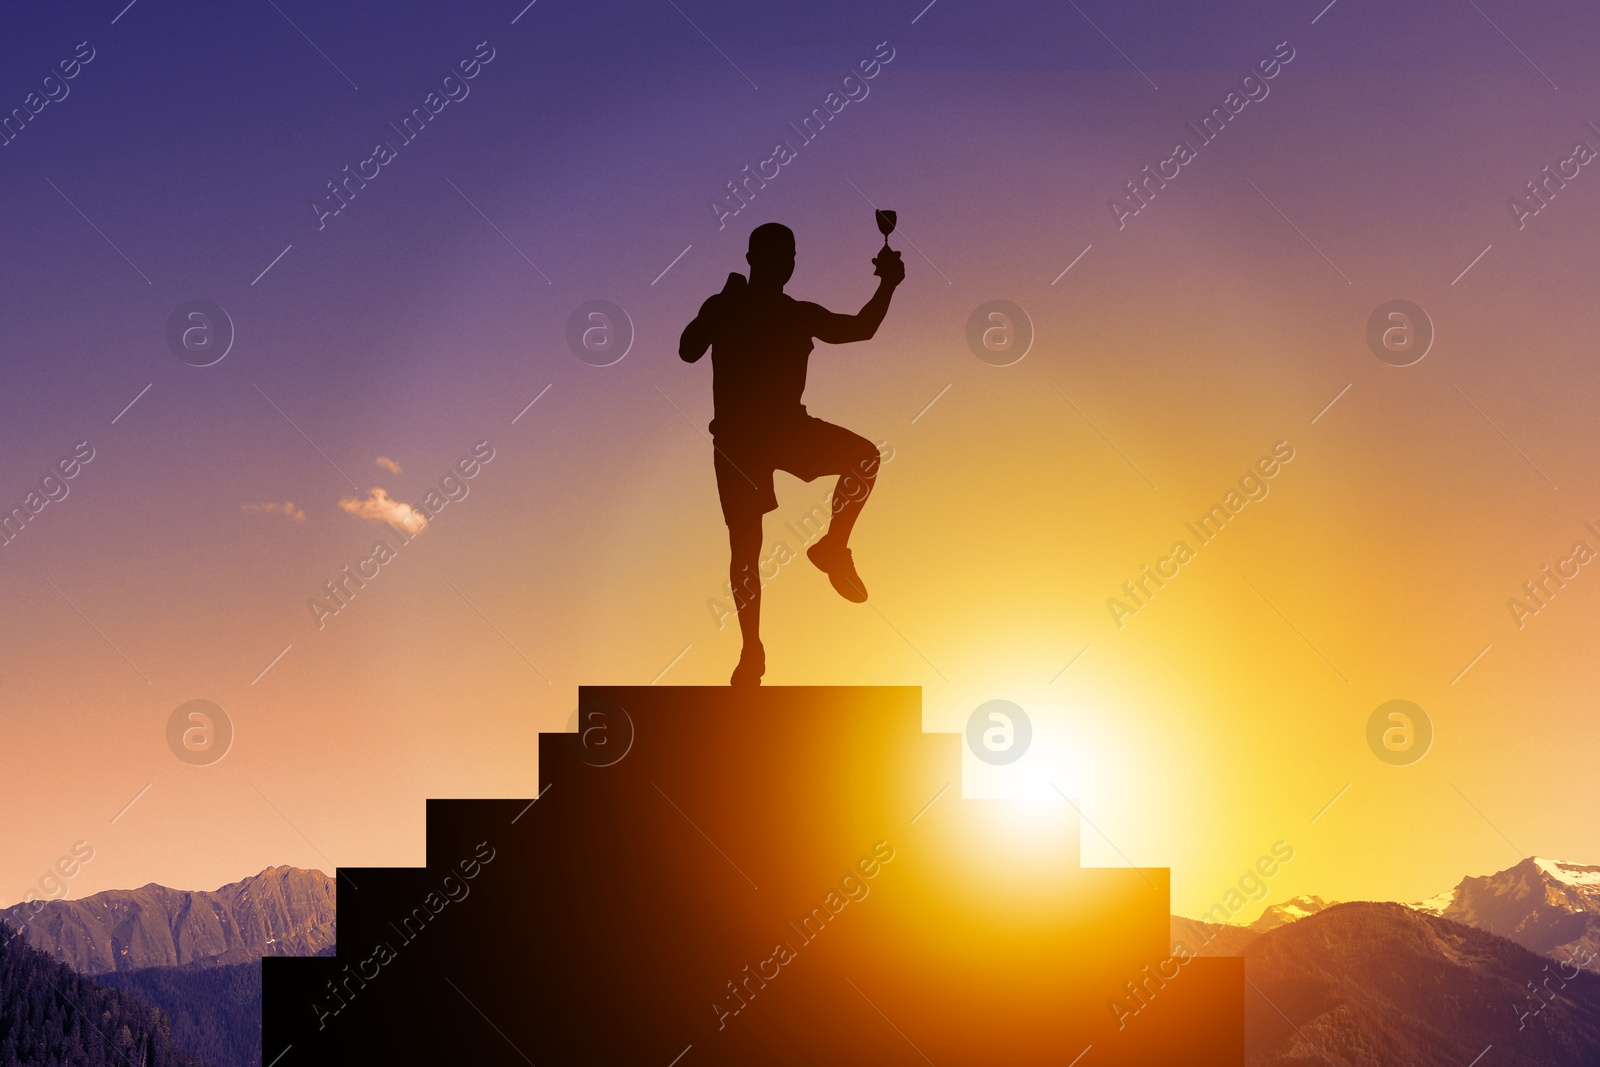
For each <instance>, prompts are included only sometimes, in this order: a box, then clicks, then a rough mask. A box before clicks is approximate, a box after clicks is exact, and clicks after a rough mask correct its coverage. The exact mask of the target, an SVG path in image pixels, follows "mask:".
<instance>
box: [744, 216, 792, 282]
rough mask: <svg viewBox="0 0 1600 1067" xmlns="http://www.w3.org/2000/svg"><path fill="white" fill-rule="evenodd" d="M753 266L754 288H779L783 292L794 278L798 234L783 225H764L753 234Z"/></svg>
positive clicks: (747, 259)
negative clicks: (768, 286) (769, 286)
mask: <svg viewBox="0 0 1600 1067" xmlns="http://www.w3.org/2000/svg"><path fill="white" fill-rule="evenodd" d="M744 258H745V262H746V263H749V264H750V282H751V284H753V285H775V286H777V288H779V289H782V288H783V287H784V285H785V284H786V283H787V282H788V281H789V278H790V276H791V275H793V274H794V231H793V230H791V229H789V227H787V226H785V225H783V223H781V222H764V223H762V224H761V225H760V226H757V227H756V228H755V229H753V230H751V231H750V251H749V252H747V253H745V257H744Z"/></svg>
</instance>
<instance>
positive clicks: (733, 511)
mask: <svg viewBox="0 0 1600 1067" xmlns="http://www.w3.org/2000/svg"><path fill="white" fill-rule="evenodd" d="M711 431H712V443H713V444H714V445H715V446H716V471H717V495H718V496H719V497H721V498H722V517H723V519H724V520H725V521H726V522H727V523H728V524H729V525H730V526H731V525H733V523H734V522H735V521H737V520H739V519H741V518H748V517H749V516H752V515H753V516H756V517H759V516H762V515H765V514H766V513H767V512H769V511H775V510H777V507H778V497H777V494H776V493H775V492H774V491H773V485H772V474H773V472H774V471H787V472H788V473H790V474H792V475H794V476H795V477H796V478H799V479H800V480H801V481H804V482H809V481H811V480H812V479H813V478H820V477H822V476H823V475H825V474H841V475H842V474H857V475H861V474H868V473H874V472H876V470H877V464H878V446H877V445H875V444H873V443H872V442H871V441H869V440H867V439H866V438H865V437H862V436H861V435H860V434H858V433H852V432H851V431H849V430H847V429H845V428H844V427H843V426H835V425H834V424H833V423H831V422H824V421H823V420H822V419H818V418H814V417H812V416H810V415H800V416H798V417H794V418H784V419H781V420H779V421H777V422H775V423H773V424H771V425H767V426H762V427H759V428H753V429H742V430H741V431H740V432H737V433H734V432H727V431H722V432H719V427H718V426H717V424H716V423H715V422H713V423H712V424H711Z"/></svg>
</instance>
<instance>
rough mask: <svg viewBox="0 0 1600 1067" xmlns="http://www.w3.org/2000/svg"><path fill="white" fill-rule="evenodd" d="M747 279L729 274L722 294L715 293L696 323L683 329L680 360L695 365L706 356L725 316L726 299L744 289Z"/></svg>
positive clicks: (680, 341)
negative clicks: (718, 325) (717, 328)
mask: <svg viewBox="0 0 1600 1067" xmlns="http://www.w3.org/2000/svg"><path fill="white" fill-rule="evenodd" d="M744 286H745V277H744V275H743V274H737V273H735V274H729V275H728V281H727V284H726V285H724V286H723V287H722V292H720V293H713V294H712V295H711V296H709V297H707V298H706V302H705V303H704V304H701V305H700V314H698V315H696V316H695V317H694V321H693V322H691V323H689V325H687V326H685V327H684V328H683V336H682V337H680V338H679V339H678V358H679V359H681V360H683V361H684V362H685V363H693V362H694V361H695V360H697V359H699V358H700V357H701V356H703V355H705V354H706V349H708V348H710V347H711V341H712V338H713V335H714V333H715V332H716V327H717V323H718V321H719V320H720V319H721V317H722V315H723V313H724V312H723V305H724V304H725V303H726V299H727V298H728V297H730V296H732V295H733V294H734V293H737V292H738V291H739V290H741V289H743V288H744Z"/></svg>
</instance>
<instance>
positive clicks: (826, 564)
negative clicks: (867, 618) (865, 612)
mask: <svg viewBox="0 0 1600 1067" xmlns="http://www.w3.org/2000/svg"><path fill="white" fill-rule="evenodd" d="M806 558H807V559H809V560H810V561H811V562H812V563H814V564H816V566H817V569H818V570H820V571H821V572H822V573H823V574H826V575H827V576H828V581H830V582H832V583H833V588H834V589H835V590H836V591H837V592H838V594H839V595H840V596H842V597H844V598H845V599H846V600H848V601H850V602H851V603H852V604H865V603H866V602H867V586H866V583H864V582H862V580H861V575H859V574H857V573H856V561H855V559H854V558H853V557H852V556H851V554H850V547H849V546H848V545H837V546H836V545H834V543H833V539H832V538H828V537H824V538H823V539H822V540H820V541H818V542H817V543H816V544H814V545H812V546H811V547H810V548H808V549H806Z"/></svg>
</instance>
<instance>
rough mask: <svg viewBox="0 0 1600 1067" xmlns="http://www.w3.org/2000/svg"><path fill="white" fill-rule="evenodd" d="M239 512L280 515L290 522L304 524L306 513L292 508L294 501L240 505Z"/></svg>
mask: <svg viewBox="0 0 1600 1067" xmlns="http://www.w3.org/2000/svg"><path fill="white" fill-rule="evenodd" d="M239 507H240V510H241V511H245V512H256V513H259V514H264V515H282V516H284V517H286V518H287V519H288V520H289V521H290V522H305V521H306V513H305V512H304V511H302V510H300V509H299V508H297V507H295V506H294V501H292V500H285V501H284V502H283V503H281V504H241V505H240V506H239Z"/></svg>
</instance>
